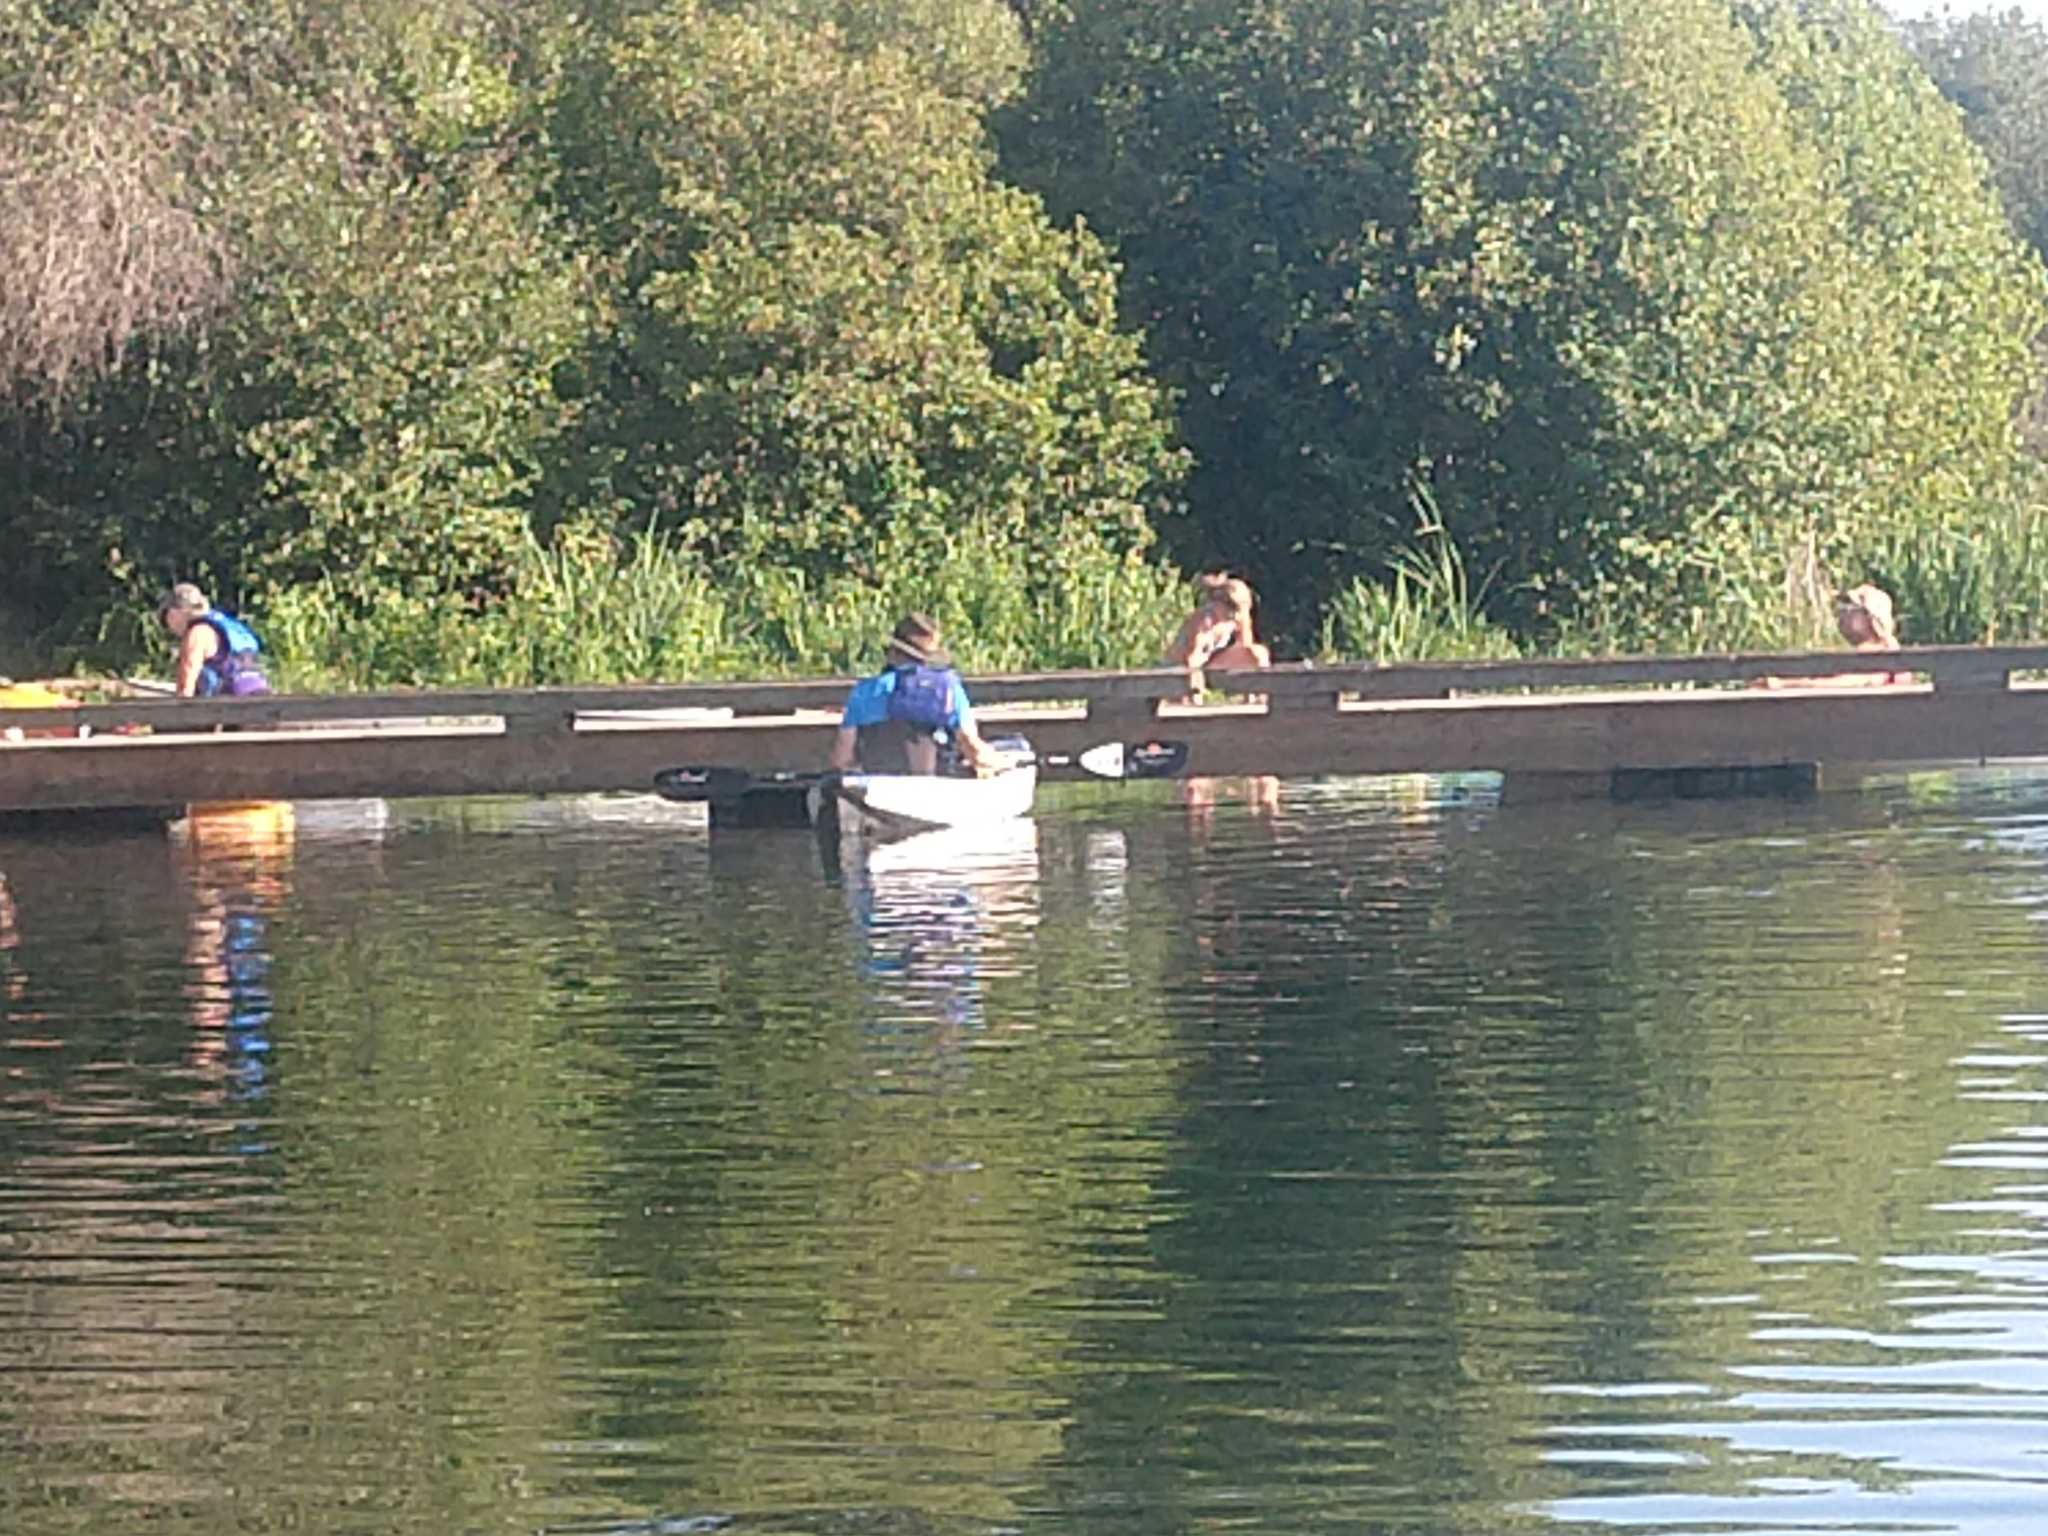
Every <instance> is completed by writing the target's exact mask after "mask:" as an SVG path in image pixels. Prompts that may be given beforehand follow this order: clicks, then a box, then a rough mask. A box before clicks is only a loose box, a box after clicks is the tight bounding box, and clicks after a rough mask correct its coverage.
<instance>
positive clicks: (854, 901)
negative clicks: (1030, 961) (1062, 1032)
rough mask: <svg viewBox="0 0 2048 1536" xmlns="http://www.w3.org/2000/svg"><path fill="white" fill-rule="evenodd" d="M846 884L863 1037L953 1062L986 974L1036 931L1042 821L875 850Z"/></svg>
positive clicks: (954, 832)
mask: <svg viewBox="0 0 2048 1536" xmlns="http://www.w3.org/2000/svg"><path fill="white" fill-rule="evenodd" d="M844 886H845V892H846V901H847V908H848V910H849V912H850V913H851V915H852V917H853V925H854V931H855V933H856V935H857V936H858V938H859V941H860V946H861V967H862V970H863V972H864V973H865V976H866V978H867V981H868V983H869V987H868V991H869V997H870V1001H871V1005H872V1006H871V1011H870V1014H869V1022H868V1033H869V1035H870V1038H871V1039H874V1040H875V1041H876V1042H877V1043H878V1044H880V1045H883V1046H884V1047H885V1048H888V1049H891V1050H892V1053H893V1050H894V1049H896V1048H902V1049H906V1050H909V1051H911V1052H913V1053H917V1054H924V1053H928V1052H929V1053H935V1054H936V1055H937V1056H938V1057H939V1058H941V1059H949V1058H951V1057H952V1056H953V1055H954V1054H955V1053H956V1052H957V1049H958V1047H959V1046H960V1045H961V1044H962V1043H963V1037H964V1036H966V1035H968V1034H971V1033H974V1032H977V1031H979V1030H980V1029H982V1028H983V1027H984V1025H985V1023H986V1018H987V1014H986V989H987V981H988V979H989V978H990V976H992V975H1002V974H1008V972H1009V967H1008V966H1007V964H1006V963H1005V957H1006V956H1007V955H1008V954H1009V953H1010V951H1011V950H1012V949H1013V948H1017V947H1021V946H1026V945H1028V944H1029V942H1030V936H1031V934H1032V933H1033V932H1034V931H1035V929H1036V927H1037V922H1038V825H1037V823H1036V822H1034V821H1031V820H1029V819H1028V818H1023V817H1019V818H1016V819H1013V820H1009V821H1004V822H999V823H996V824H993V825H990V826H985V827H974V828H964V827H962V828H949V829H947V830H944V831H937V832H923V833H919V834H918V835H916V836H914V837H907V838H904V839H902V840H900V841H898V842H893V843H882V844H876V845H874V846H872V847H867V848H864V849H862V850H861V852H860V854H859V856H858V857H856V858H854V859H852V860H849V861H848V863H847V865H846V866H845V870H844ZM935 1025H936V1026H937V1029H936V1031H934V1029H933V1026H935ZM957 1064H958V1063H956V1065H957Z"/></svg>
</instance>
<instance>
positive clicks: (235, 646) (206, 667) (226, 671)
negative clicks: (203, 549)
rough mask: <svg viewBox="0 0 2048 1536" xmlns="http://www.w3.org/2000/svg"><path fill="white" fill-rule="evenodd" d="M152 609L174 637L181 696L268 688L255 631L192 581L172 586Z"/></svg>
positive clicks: (245, 693)
mask: <svg viewBox="0 0 2048 1536" xmlns="http://www.w3.org/2000/svg"><path fill="white" fill-rule="evenodd" d="M156 611H157V617H158V618H159V619H161V620H162V621H163V626H164V628H165V629H167V630H169V631H170V634H171V638H172V639H173V640H175V641H177V642H178V662H177V676H176V682H177V685H178V696H179V697H180V698H185V699H194V698H197V699H206V698H213V697H216V696H225V697H228V698H245V697H247V696H249V695H251V694H258V693H268V692H270V680H269V679H268V678H267V677H265V676H264V673H263V661H262V653H263V644H262V642H261V641H259V640H258V639H257V638H256V632H255V631H254V630H252V629H250V628H249V626H248V625H246V624H244V623H243V622H242V621H241V620H240V619H238V618H236V617H234V616H233V615H232V614H229V613H225V612H223V611H222V610H220V609H218V608H216V607H214V606H213V604H212V603H211V602H209V601H208V600H207V596H206V594H205V593H204V592H202V591H201V590H200V589H199V588H198V587H197V586H195V585H194V584H193V583H191V582H189V581H181V582H179V583H177V584H176V585H175V586H173V587H172V588H171V589H170V591H168V592H166V593H165V594H164V595H163V600H162V601H161V602H159V603H158V604H157V609H156Z"/></svg>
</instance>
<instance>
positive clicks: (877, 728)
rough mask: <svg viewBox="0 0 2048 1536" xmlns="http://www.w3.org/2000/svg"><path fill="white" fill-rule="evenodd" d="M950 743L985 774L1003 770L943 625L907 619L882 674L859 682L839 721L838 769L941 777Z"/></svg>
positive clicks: (885, 656) (887, 650)
mask: <svg viewBox="0 0 2048 1536" xmlns="http://www.w3.org/2000/svg"><path fill="white" fill-rule="evenodd" d="M942 741H943V742H947V743H950V744H951V745H952V746H954V747H955V748H957V749H958V751H959V753H960V757H961V760H962V761H963V762H965V763H966V764H967V766H968V767H969V768H971V769H973V770H974V771H975V772H976V773H978V774H985V773H994V772H998V771H999V770H1000V769H1001V768H1002V767H1003V766H1004V765H1005V764H1006V762H1007V759H1006V758H1005V757H1004V756H1003V754H1002V753H1001V752H999V751H997V750H996V749H995V748H993V747H991V746H989V744H988V743H987V742H985V741H983V740H982V739H981V735H980V733H979V732H977V731H976V730H975V728H974V711H973V708H972V706H970V705H969V704H968V702H967V690H966V688H965V687H963V686H962V685H961V682H960V674H959V673H958V672H956V671H954V670H953V661H952V658H951V657H950V656H948V655H947V654H946V648H945V646H944V645H943V644H942V643H941V641H940V638H939V626H938V625H937V624H935V623H933V622H932V621H931V620H930V619H928V618H926V617H925V616H924V615H923V614H921V613H912V614H906V615H905V616H904V618H903V622H902V623H900V624H898V625H897V626H896V630H895V633H894V634H892V635H890V637H889V643H888V645H887V646H886V647H885V648H884V651H883V655H882V670H881V671H880V672H878V673H876V674H875V675H874V676H873V677H869V678H863V679H862V680H861V681H860V682H858V683H856V684H854V687H853V691H852V692H851V693H849V694H848V695H847V697H846V709H845V712H844V713H843V714H842V715H841V716H840V717H839V735H838V737H837V738H836V739H835V740H834V741H833V743H832V759H831V766H832V768H833V769H834V770H835V771H837V772H841V773H844V772H847V771H849V770H850V769H852V768H854V767H856V766H858V767H861V768H864V769H866V770H867V771H868V772H869V773H904V772H909V773H937V772H938V771H939V746H940V744H941V742H942Z"/></svg>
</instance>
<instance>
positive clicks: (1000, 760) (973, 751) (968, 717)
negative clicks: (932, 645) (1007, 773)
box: [947, 677, 1010, 773]
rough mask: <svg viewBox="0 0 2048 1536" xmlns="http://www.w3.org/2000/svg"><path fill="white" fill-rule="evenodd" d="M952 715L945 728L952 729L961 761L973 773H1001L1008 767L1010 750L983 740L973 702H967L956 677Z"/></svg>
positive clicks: (964, 689) (965, 693) (964, 691)
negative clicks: (975, 720) (975, 721)
mask: <svg viewBox="0 0 2048 1536" xmlns="http://www.w3.org/2000/svg"><path fill="white" fill-rule="evenodd" d="M952 715H953V723H952V725H951V726H949V727H948V728H947V729H948V730H950V731H951V733H952V736H953V745H954V746H955V747H956V748H958V749H959V752H960V760H961V761H962V762H964V763H966V764H967V766H968V767H970V768H972V769H973V770H974V771H975V772H976V773H1000V772H1001V771H1002V770H1003V769H1005V768H1007V767H1009V765H1010V757H1009V754H1008V753H1006V752H1000V751H998V750H997V749H996V748H994V747H992V746H990V745H989V744H988V743H987V742H986V741H984V740H982V738H981V732H980V731H979V730H978V729H977V728H976V727H975V724H974V706H973V705H971V704H969V703H968V702H967V689H966V688H965V687H964V686H962V684H961V682H960V679H959V678H957V677H956V678H954V679H953V698H952Z"/></svg>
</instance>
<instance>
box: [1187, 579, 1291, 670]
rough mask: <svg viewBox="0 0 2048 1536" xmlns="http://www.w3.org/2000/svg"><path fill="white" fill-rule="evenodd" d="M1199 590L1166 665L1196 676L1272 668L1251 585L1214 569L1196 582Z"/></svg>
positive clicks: (1271, 656)
mask: <svg viewBox="0 0 2048 1536" xmlns="http://www.w3.org/2000/svg"><path fill="white" fill-rule="evenodd" d="M1195 592H1196V598H1195V611H1194V612H1193V613H1191V614H1189V615H1188V616H1187V619H1186V620H1185V621H1184V622H1183V623H1182V624H1181V627H1180V632H1179V633H1178V634H1176V635H1175V636H1174V637H1173V643H1172V644H1171V645H1169V646H1168V647H1167V648H1166V665H1167V666H1169V667H1186V668H1187V669H1188V671H1189V672H1190V673H1195V672H1200V671H1201V670H1202V669H1203V668H1204V667H1212V668H1214V669H1216V670H1217V671H1231V670H1235V669H1240V668H1252V667H1270V666H1271V665H1273V653H1272V652H1271V651H1270V650H1268V649H1267V648H1266V647H1265V646H1263V645H1261V644H1260V643H1259V639H1258V636H1257V634H1256V633H1255V632H1254V631H1253V628H1252V603H1253V601H1254V599H1253V596H1252V589H1251V586H1250V584H1249V583H1247V582H1245V581H1243V580H1241V579H1240V578H1238V577H1236V576H1227V575H1225V574H1224V573H1223V572H1221V571H1211V572H1208V573H1207V574H1205V575H1202V576H1198V577H1196V578H1195Z"/></svg>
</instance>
